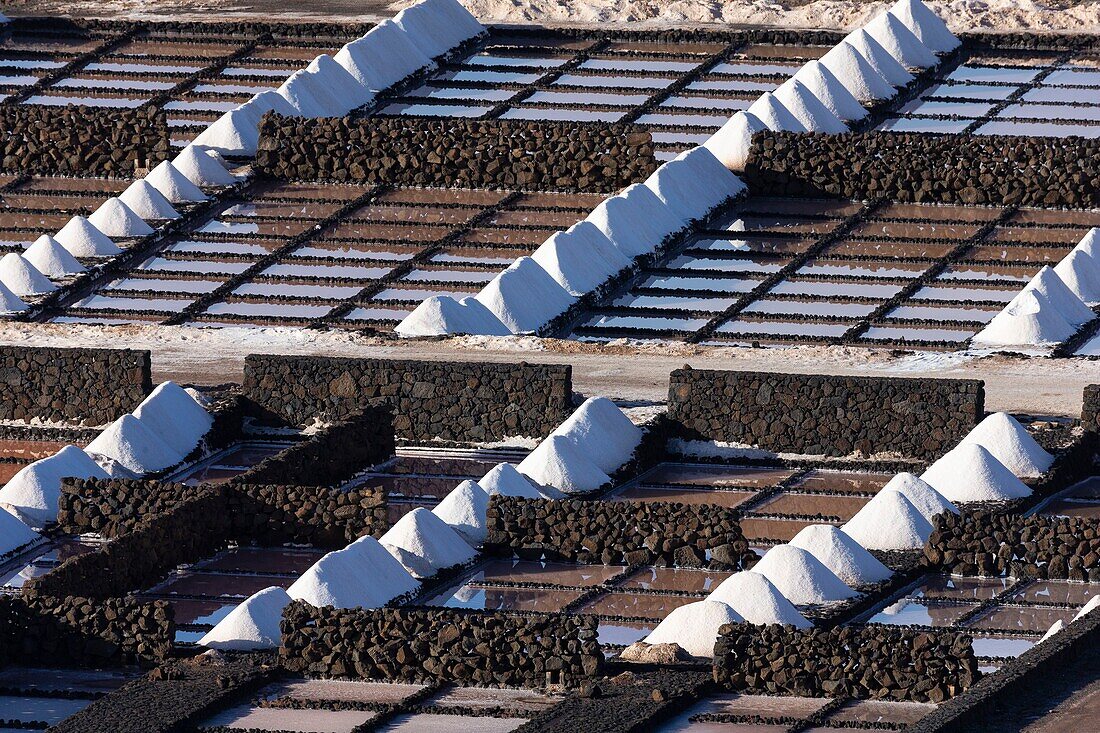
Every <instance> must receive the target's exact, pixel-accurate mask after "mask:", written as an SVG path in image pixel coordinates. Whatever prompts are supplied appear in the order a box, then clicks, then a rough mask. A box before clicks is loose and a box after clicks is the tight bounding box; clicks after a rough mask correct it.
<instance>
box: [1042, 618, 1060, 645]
mask: <svg viewBox="0 0 1100 733" xmlns="http://www.w3.org/2000/svg"><path fill="white" fill-rule="evenodd" d="M1064 628H1066V622H1065V621H1063V620H1062V619H1058V620H1057V621H1055V622H1054V623H1052V624H1051V625H1050V628H1049V629H1047V633H1045V634H1043V638H1041V639H1039V641H1038V643H1039V644H1042V643H1043V642H1044V641H1046V640H1047V639H1049V638H1050V637H1052V636H1054V635H1055V634H1057V633H1058V632H1059V631H1061V630H1062V629H1064Z"/></svg>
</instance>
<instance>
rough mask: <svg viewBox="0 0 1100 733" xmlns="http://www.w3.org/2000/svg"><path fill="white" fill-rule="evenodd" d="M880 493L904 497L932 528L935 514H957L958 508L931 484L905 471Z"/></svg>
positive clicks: (888, 483) (889, 482)
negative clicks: (886, 492)
mask: <svg viewBox="0 0 1100 733" xmlns="http://www.w3.org/2000/svg"><path fill="white" fill-rule="evenodd" d="M882 491H896V492H898V493H899V494H901V495H902V496H904V497H905V498H906V499H908V500H909V503H910V504H912V505H913V506H914V507H916V509H917V511H918V512H920V513H921V516H922V517H924V518H925V519H927V520H928V523H929V524H931V525H933V526H935V524H936V523H935V522H934V521H933V520H934V519H935V517H936V515H937V514H943V513H944V512H951V513H952V514H958V513H959V508H958V507H956V506H955V505H954V504H952V503H951V502H950V501H948V500H947V497H945V496H944V495H943V494H941V493H940V492H938V491H936V490H935V489H934V488H932V485H931V484H929V483H928V482H927V481H924V480H923V479H921V478H920V477H919V476H915V475H913V474H911V473H909V472H907V471H902V472H901V473H899V474H897V475H895V476H894V477H893V478H892V479H890V480H889V481H888V482H887V484H886V485H885V486H883V487H882ZM880 493H881V492H880Z"/></svg>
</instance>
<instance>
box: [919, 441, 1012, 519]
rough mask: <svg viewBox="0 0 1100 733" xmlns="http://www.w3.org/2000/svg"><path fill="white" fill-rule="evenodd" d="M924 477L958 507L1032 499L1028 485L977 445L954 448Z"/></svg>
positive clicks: (922, 476) (932, 466)
mask: <svg viewBox="0 0 1100 733" xmlns="http://www.w3.org/2000/svg"><path fill="white" fill-rule="evenodd" d="M921 478H922V479H924V480H925V481H927V482H928V483H929V484H931V485H932V488H934V489H935V490H936V491H938V492H940V493H941V494H943V495H944V496H945V497H946V498H947V499H949V500H950V501H953V502H955V503H956V504H960V503H965V502H971V501H1009V500H1012V499H1021V498H1023V497H1025V496H1031V489H1030V488H1028V486H1027V484H1025V483H1024V482H1023V481H1021V480H1020V479H1018V478H1016V475H1015V474H1013V473H1012V471H1010V470H1008V469H1007V468H1005V465H1004V464H1003V463H1001V462H1000V461H998V460H997V459H996V458H994V457H993V454H992V453H990V452H989V451H988V450H986V449H985V448H984V447H982V446H980V445H978V444H977V443H960V444H959V445H957V446H955V447H954V448H952V449H951V450H950V451H948V452H947V453H946V454H945V455H944V456H943V457H942V458H940V459H939V460H938V461H936V462H935V463H933V464H932V465H931V466H929V467H928V470H927V471H925V472H924V473H923V474H921Z"/></svg>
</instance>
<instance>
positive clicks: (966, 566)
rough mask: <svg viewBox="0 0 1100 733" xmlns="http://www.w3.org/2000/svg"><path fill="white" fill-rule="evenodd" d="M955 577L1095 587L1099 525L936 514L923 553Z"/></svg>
mask: <svg viewBox="0 0 1100 733" xmlns="http://www.w3.org/2000/svg"><path fill="white" fill-rule="evenodd" d="M924 557H925V560H926V561H927V563H928V564H929V565H931V566H933V567H941V568H943V569H944V570H945V571H947V572H950V573H955V574H958V575H1002V574H1004V573H1005V572H1008V573H1009V574H1011V575H1012V576H1013V577H1027V578H1051V579H1069V580H1089V581H1092V582H1096V581H1100V522H1098V521H1096V520H1091V519H1086V518H1083V517H1053V516H1047V515H1042V514H1036V515H1031V516H1024V515H1021V514H1008V513H1004V512H1000V513H998V512H988V511H973V512H963V513H962V514H958V515H956V514H941V515H939V516H937V517H936V527H935V529H934V530H933V532H932V534H931V536H930V537H929V538H928V542H927V543H926V544H925V547H924Z"/></svg>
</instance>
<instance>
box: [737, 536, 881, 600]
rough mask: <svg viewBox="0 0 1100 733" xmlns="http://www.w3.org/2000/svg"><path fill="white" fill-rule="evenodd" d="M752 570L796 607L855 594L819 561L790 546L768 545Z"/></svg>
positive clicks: (800, 549) (855, 594)
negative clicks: (768, 547)
mask: <svg viewBox="0 0 1100 733" xmlns="http://www.w3.org/2000/svg"><path fill="white" fill-rule="evenodd" d="M752 571H753V572H754V573H760V574H761V575H763V576H764V577H765V578H767V579H768V580H770V581H771V582H772V585H774V586H775V587H776V589H777V590H778V591H779V592H780V593H782V594H783V595H784V596H785V597H786V598H787V600H788V601H790V602H791V603H793V604H795V605H796V606H805V605H811V604H818V603H829V602H830V601H843V600H845V599H848V598H854V597H855V596H857V595H859V594H858V593H856V592H855V591H854V590H852V589H851V588H849V587H848V586H847V585H845V584H844V581H843V580H841V579H840V578H838V577H837V576H836V575H835V574H834V573H833V571H832V570H829V568H827V567H825V566H824V565H823V564H822V563H821V561H820V560H818V559H817V558H816V557H814V556H813V555H811V554H810V553H808V552H806V551H805V550H803V549H802V548H801V547H794V546H793V545H776V546H775V547H773V548H771V549H770V550H768V551H767V552H765V553H764V557H762V558H760V562H758V563H757V564H756V565H754V566H753V569H752Z"/></svg>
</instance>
